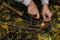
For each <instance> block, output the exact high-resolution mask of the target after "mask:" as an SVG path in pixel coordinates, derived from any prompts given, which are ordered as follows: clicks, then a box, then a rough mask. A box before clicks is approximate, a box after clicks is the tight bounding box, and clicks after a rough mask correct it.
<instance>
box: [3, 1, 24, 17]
mask: <svg viewBox="0 0 60 40" xmlns="http://www.w3.org/2000/svg"><path fill="white" fill-rule="evenodd" d="M3 6H5V7H7V8H9V9H10V10H12V11H13V12H15V13H17V14H18V15H20V16H22V15H23V13H22V12H21V11H18V10H16V9H15V8H13V7H11V6H10V5H8V4H7V3H6V2H3Z"/></svg>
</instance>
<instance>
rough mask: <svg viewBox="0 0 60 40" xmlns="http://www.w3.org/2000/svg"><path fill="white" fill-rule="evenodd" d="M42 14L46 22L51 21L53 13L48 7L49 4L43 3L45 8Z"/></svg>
mask: <svg viewBox="0 0 60 40" xmlns="http://www.w3.org/2000/svg"><path fill="white" fill-rule="evenodd" d="M42 15H43V20H44V21H45V22H48V21H51V17H52V13H51V11H50V10H49V8H48V5H47V4H44V5H43V9H42Z"/></svg>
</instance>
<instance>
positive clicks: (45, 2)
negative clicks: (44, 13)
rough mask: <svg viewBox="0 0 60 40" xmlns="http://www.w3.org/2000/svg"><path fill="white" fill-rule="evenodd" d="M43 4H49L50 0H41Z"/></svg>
mask: <svg viewBox="0 0 60 40" xmlns="http://www.w3.org/2000/svg"><path fill="white" fill-rule="evenodd" d="M41 1H42V4H49V0H41Z"/></svg>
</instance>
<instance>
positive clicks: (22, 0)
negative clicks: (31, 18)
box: [15, 0, 31, 6]
mask: <svg viewBox="0 0 60 40" xmlns="http://www.w3.org/2000/svg"><path fill="white" fill-rule="evenodd" d="M15 1H16V2H21V3H23V4H24V5H25V6H28V5H29V3H30V2H31V0H15Z"/></svg>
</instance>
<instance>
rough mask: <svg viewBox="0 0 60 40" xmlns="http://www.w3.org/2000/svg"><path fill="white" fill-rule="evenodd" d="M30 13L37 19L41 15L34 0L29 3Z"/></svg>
mask: <svg viewBox="0 0 60 40" xmlns="http://www.w3.org/2000/svg"><path fill="white" fill-rule="evenodd" d="M28 13H29V14H30V15H31V16H32V17H34V18H36V19H39V17H40V16H39V11H38V9H37V6H36V5H35V3H34V2H33V1H31V2H30V4H29V5H28Z"/></svg>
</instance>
